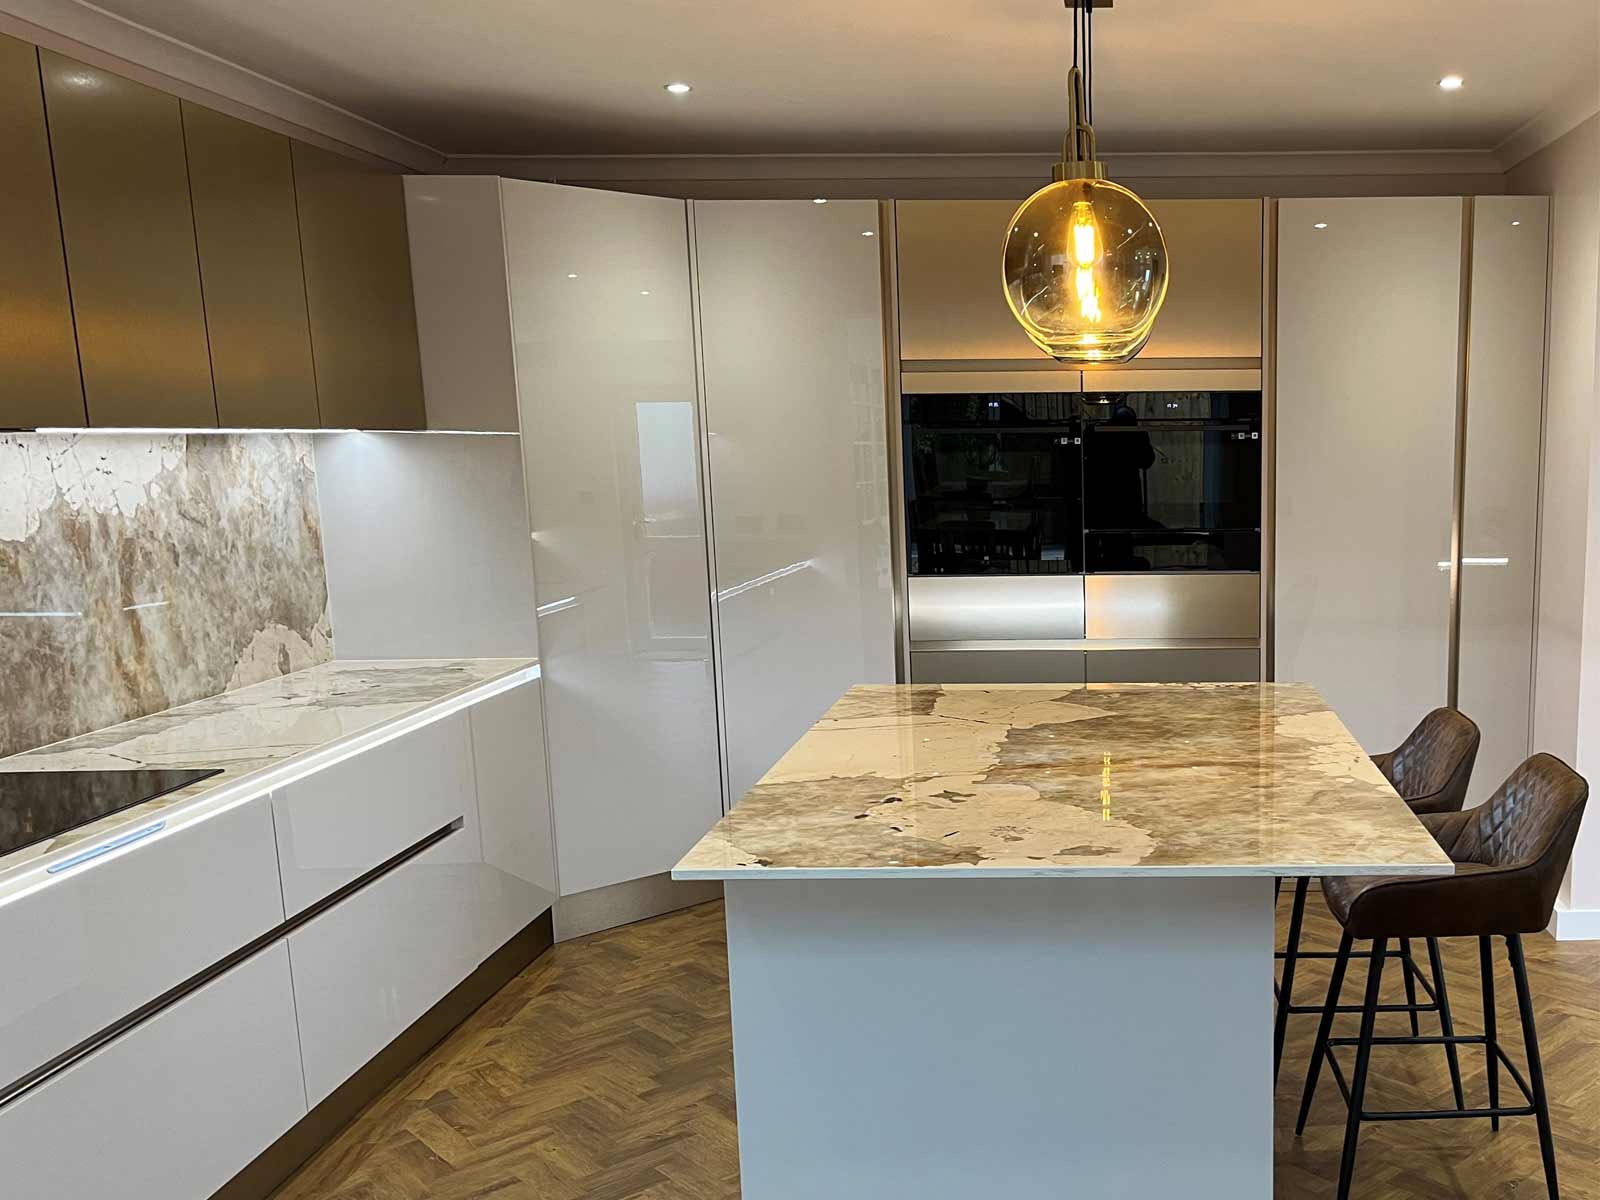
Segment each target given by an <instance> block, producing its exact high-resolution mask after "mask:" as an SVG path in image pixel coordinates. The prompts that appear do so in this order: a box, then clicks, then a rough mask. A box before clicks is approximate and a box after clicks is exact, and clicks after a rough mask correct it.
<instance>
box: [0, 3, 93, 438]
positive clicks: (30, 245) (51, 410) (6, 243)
mask: <svg viewBox="0 0 1600 1200" xmlns="http://www.w3.org/2000/svg"><path fill="white" fill-rule="evenodd" d="M0 173H3V174H4V175H5V179H6V183H5V186H4V187H3V188H0V429H26V428H30V427H33V426H37V425H82V424H84V422H85V420H86V417H85V414H84V409H83V384H82V381H81V380H80V379H79V377H78V347H77V343H76V342H75V341H74V340H73V331H72V301H71V298H70V296H69V295H68V293H67V264H66V258H65V256H64V254H63V252H62V248H61V220H60V216H59V214H58V213H57V211H56V187H55V178H54V177H53V176H52V175H51V172H50V141H49V137H48V135H47V134H46V133H45V124H44V98H43V94H42V93H41V91H40V88H39V55H38V51H37V50H35V49H34V48H33V47H32V46H30V45H28V43H26V42H19V41H17V40H16V39H15V38H9V37H6V36H4V35H3V34H0Z"/></svg>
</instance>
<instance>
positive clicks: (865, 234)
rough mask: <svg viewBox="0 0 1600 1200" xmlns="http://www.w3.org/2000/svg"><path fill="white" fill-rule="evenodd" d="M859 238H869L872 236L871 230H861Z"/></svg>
mask: <svg viewBox="0 0 1600 1200" xmlns="http://www.w3.org/2000/svg"><path fill="white" fill-rule="evenodd" d="M861 236H862V237H871V236H872V230H870V229H863V230H862V231H861Z"/></svg>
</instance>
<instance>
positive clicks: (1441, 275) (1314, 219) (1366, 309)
mask: <svg viewBox="0 0 1600 1200" xmlns="http://www.w3.org/2000/svg"><path fill="white" fill-rule="evenodd" d="M1461 223H1462V203H1461V200H1460V199H1459V198H1456V197H1444V198H1414V197H1404V198H1387V199H1329V200H1310V199H1306V200H1301V199H1296V200H1284V201H1282V202H1281V204H1280V206H1279V210H1278V390H1277V422H1278V423H1277V455H1278V462H1277V478H1278V488H1277V512H1276V529H1275V539H1274V540H1275V545H1276V551H1275V553H1276V564H1277V575H1276V595H1275V625H1276V638H1275V646H1276V654H1275V658H1276V678H1277V679H1279V680H1282V681H1286V682H1287V681H1296V682H1303V683H1310V684H1314V685H1315V686H1316V687H1317V688H1319V689H1320V690H1321V692H1322V694H1323V695H1324V696H1326V697H1327V699H1328V701H1329V703H1331V704H1332V706H1333V707H1334V709H1335V710H1337V711H1338V713H1339V715H1340V716H1341V717H1342V718H1344V720H1345V722H1346V724H1348V725H1349V727H1350V729H1351V731H1352V732H1354V733H1355V735H1356V737H1357V738H1359V739H1360V741H1361V743H1362V745H1363V746H1365V747H1366V748H1367V750H1368V751H1369V752H1370V751H1379V750H1387V749H1390V748H1391V747H1393V746H1394V745H1395V744H1397V743H1398V742H1399V741H1400V739H1401V738H1402V737H1404V736H1405V734H1406V733H1407V732H1409V731H1410V730H1411V728H1412V726H1413V725H1415V724H1416V722H1417V721H1418V720H1419V719H1420V718H1421V717H1422V715H1423V714H1424V713H1426V712H1427V711H1428V710H1429V709H1431V708H1434V707H1435V706H1437V705H1440V704H1443V703H1444V701H1445V698H1446V687H1447V673H1448V659H1449V626H1450V579H1449V573H1448V571H1446V570H1441V569H1440V563H1441V562H1444V563H1448V559H1449V556H1450V527H1451V509H1452V491H1453V483H1452V479H1453V473H1454V464H1455V430H1456V380H1457V357H1458V355H1457V347H1458V345H1459V338H1458V329H1459V325H1460V290H1459V289H1460V284H1461Z"/></svg>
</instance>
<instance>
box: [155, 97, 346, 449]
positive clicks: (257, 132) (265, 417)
mask: <svg viewBox="0 0 1600 1200" xmlns="http://www.w3.org/2000/svg"><path fill="white" fill-rule="evenodd" d="M182 111H183V133H184V142H185V144H186V146H187V148H188V160H189V186H190V191H191V193H192V195H193V198H194V225H195V239H196V242H197V245H198V247H199V253H200V279H201V282H202V283H203V285H204V292H205V312H206V331H207V334H208V336H209V339H210V343H211V373H212V376H213V378H214V380H215V384H216V392H217V419H218V422H219V423H220V424H222V425H223V426H225V427H230V428H234V427H256V428H260V427H272V428H284V427H288V428H315V427H316V425H317V382H316V376H315V374H314V373H313V371H312V366H311V329H310V325H309V323H308V321H307V318H306V286H305V276H304V274H303V272H302V270H301V265H300V223H299V217H298V216H297V215H296V212H295V199H294V169H293V166H292V165H291V163H290V155H289V139H288V138H286V137H284V136H283V135H282V134H280V133H274V132H272V131H271V130H268V129H262V128H260V127H258V126H255V125H250V124H247V123H246V122H244V121H240V120H238V119H237V118H234V117H230V116H226V115H224V114H223V113H219V112H215V111H213V110H211V109H209V108H203V107H201V106H200V105H198V104H191V103H189V102H188V101H187V100H185V101H183V102H182Z"/></svg>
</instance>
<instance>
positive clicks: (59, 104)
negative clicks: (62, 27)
mask: <svg viewBox="0 0 1600 1200" xmlns="http://www.w3.org/2000/svg"><path fill="white" fill-rule="evenodd" d="M39 61H40V66H41V68H42V70H43V75H44V95H45V107H46V109H47V111H48V114H49V120H50V141H51V146H52V148H53V150H54V153H55V170H56V189H57V191H58V193H59V198H60V203H61V228H62V233H63V235H64V237H65V240H66V247H67V268H68V271H69V274H70V278H71V280H72V311H73V315H74V316H75V317H76V319H77V327H78V352H79V355H80V357H81V358H82V362H83V387H84V395H85V397H86V398H87V400H88V406H89V423H90V424H91V425H180V426H207V425H215V424H216V423H217V406H216V399H215V397H214V395H213V393H212V390H211V356H210V352H209V350H208V348H207V345H206V319H205V309H204V306H203V303H202V301H201V294H200V266H199V260H198V258H197V257H196V253H195V243H194V217H193V212H192V210H191V208H190V202H189V173H188V167H187V165H186V163H185V161H184V148H183V121H182V118H181V116H180V115H179V111H178V101H177V98H176V97H173V96H167V95H163V94H162V93H161V92H158V91H156V90H155V89H153V88H148V87H145V86H144V85H143V84H138V83H134V82H133V81H131V80H128V79H123V78H122V77H121V76H119V75H113V74H111V72H109V71H104V70H101V69H100V68H99V67H90V66H86V65H84V64H83V63H80V62H74V61H73V60H72V59H70V58H66V57H63V56H62V55H59V54H55V53H53V52H51V51H49V50H41V51H40V52H39Z"/></svg>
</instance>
